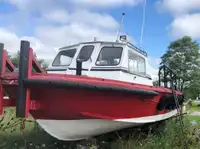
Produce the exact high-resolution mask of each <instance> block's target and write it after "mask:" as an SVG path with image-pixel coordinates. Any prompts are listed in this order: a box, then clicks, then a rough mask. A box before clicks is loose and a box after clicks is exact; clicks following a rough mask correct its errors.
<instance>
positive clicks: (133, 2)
mask: <svg viewBox="0 0 200 149" xmlns="http://www.w3.org/2000/svg"><path fill="white" fill-rule="evenodd" d="M143 7H144V0H34V1H33V0H0V42H1V43H4V44H5V48H6V49H7V50H8V51H9V52H10V53H11V54H12V53H15V52H17V51H18V50H19V48H20V40H28V41H30V43H31V47H32V48H33V49H34V51H35V52H36V54H37V56H38V57H39V58H44V59H46V60H52V59H53V58H54V56H55V54H56V52H57V50H56V49H58V48H59V47H62V46H66V45H68V44H73V43H77V42H80V41H92V40H93V38H94V37H97V39H98V40H110V41H114V40H115V39H116V35H117V30H118V28H119V23H120V18H121V14H122V12H125V13H126V15H125V18H124V22H123V25H122V33H126V34H127V35H128V36H129V39H130V41H131V42H132V43H134V44H135V45H136V46H139V43H140V37H141V27H142V18H143V17H142V16H143ZM145 16H146V17H145V18H146V19H145V24H144V34H143V40H142V49H143V50H145V51H146V52H147V53H148V55H149V64H150V67H149V71H150V74H153V75H157V68H158V65H159V62H160V57H161V56H162V55H163V54H164V53H165V52H166V50H167V47H168V45H169V44H170V42H171V41H173V40H175V39H177V38H180V37H182V36H184V35H189V36H191V37H193V38H194V39H195V40H199V39H200V0H189V1H188V0H147V5H146V15H145Z"/></svg>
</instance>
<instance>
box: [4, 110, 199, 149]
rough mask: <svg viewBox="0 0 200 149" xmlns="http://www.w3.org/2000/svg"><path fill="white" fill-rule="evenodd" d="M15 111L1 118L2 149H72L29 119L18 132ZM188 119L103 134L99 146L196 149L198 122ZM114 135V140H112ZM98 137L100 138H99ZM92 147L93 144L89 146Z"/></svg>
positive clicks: (110, 148) (129, 148)
mask: <svg viewBox="0 0 200 149" xmlns="http://www.w3.org/2000/svg"><path fill="white" fill-rule="evenodd" d="M14 111H15V110H14V109H13V110H12V109H9V110H6V112H5V114H4V116H3V117H1V118H0V148H1V149H55V148H57V149H64V148H67V149H74V148H75V146H76V142H70V143H69V142H63V141H58V140H56V139H55V138H53V137H51V136H49V135H48V134H47V133H46V132H44V131H43V130H42V129H41V128H40V127H39V126H38V124H37V123H36V122H35V121H33V120H32V119H29V120H27V121H26V123H25V124H26V125H25V130H24V133H21V131H20V123H21V122H22V121H23V119H16V118H14V117H15V112H14ZM190 120H191V118H189V120H188V119H186V118H185V119H184V129H183V132H182V131H181V127H180V123H179V122H177V121H176V120H169V121H167V122H165V123H163V124H162V125H160V127H157V126H156V128H153V127H149V128H152V129H148V131H143V130H141V129H139V130H133V131H129V132H128V133H127V132H126V133H122V134H120V135H118V137H116V135H115V137H113V136H112V139H108V138H106V137H107V136H106V137H105V136H104V137H103V139H102V138H101V141H99V148H101V149H184V147H185V146H186V147H188V148H187V149H198V148H199V147H198V146H199V145H200V125H192V124H191V122H190ZM113 138H114V139H113ZM99 140H100V139H99ZM91 148H95V145H91Z"/></svg>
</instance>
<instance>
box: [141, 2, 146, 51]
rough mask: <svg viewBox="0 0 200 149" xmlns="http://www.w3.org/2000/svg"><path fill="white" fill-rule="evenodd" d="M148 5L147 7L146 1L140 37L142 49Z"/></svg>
mask: <svg viewBox="0 0 200 149" xmlns="http://www.w3.org/2000/svg"><path fill="white" fill-rule="evenodd" d="M146 5H147V1H146V0H144V7H143V17H142V27H141V36H140V47H142V41H143V34H144V25H145V19H146Z"/></svg>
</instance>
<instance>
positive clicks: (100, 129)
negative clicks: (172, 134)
mask: <svg viewBox="0 0 200 149" xmlns="http://www.w3.org/2000/svg"><path fill="white" fill-rule="evenodd" d="M176 114H177V110H173V111H171V112H169V113H166V114H161V115H156V116H148V117H142V118H133V119H117V120H103V119H83V120H42V119H38V120H37V122H38V123H39V125H40V126H41V127H42V128H43V129H44V130H45V131H46V132H47V133H49V134H50V135H51V136H53V137H55V138H57V139H59V140H63V141H72V140H73V141H74V140H82V139H86V138H90V137H92V136H97V135H101V134H105V133H108V132H112V131H117V130H120V129H125V128H130V127H135V126H140V125H143V124H146V123H152V122H157V121H161V120H164V119H168V118H170V117H172V116H174V115H176Z"/></svg>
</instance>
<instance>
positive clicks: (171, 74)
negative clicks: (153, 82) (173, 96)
mask: <svg viewBox="0 0 200 149" xmlns="http://www.w3.org/2000/svg"><path fill="white" fill-rule="evenodd" d="M162 70H163V73H164V74H163V76H161V71H162ZM158 76H159V80H158V83H159V86H162V85H161V82H163V83H164V87H165V88H173V86H174V87H175V90H177V89H178V88H177V75H176V74H175V72H174V71H173V70H172V69H170V68H169V67H168V66H166V65H162V66H161V67H160V68H159V71H158ZM162 77H163V78H162ZM168 77H169V78H168ZM161 79H162V80H161ZM168 83H170V87H168Z"/></svg>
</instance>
